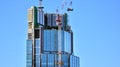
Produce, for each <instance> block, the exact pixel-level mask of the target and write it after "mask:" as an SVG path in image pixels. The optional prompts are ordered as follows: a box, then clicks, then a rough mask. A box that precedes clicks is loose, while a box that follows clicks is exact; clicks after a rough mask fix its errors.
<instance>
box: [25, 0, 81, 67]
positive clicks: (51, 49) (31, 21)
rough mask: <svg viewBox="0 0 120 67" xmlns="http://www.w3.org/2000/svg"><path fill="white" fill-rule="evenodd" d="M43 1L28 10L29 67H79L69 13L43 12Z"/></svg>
mask: <svg viewBox="0 0 120 67" xmlns="http://www.w3.org/2000/svg"><path fill="white" fill-rule="evenodd" d="M41 2H42V0H40V6H39V7H36V6H33V7H31V8H29V9H28V37H27V65H26V67H80V66H79V57H77V56H75V55H74V51H73V32H72V30H71V27H70V25H68V14H67V13H64V14H58V13H44V11H43V7H42V5H41ZM69 10H70V9H69Z"/></svg>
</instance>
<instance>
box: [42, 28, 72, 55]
mask: <svg viewBox="0 0 120 67" xmlns="http://www.w3.org/2000/svg"><path fill="white" fill-rule="evenodd" d="M71 36H72V35H71V33H70V32H67V31H64V30H62V31H61V41H62V43H61V44H62V52H67V53H71V52H72V49H71V48H72V47H71V46H72V44H71V41H72V39H71ZM43 51H44V52H57V51H58V30H55V29H52V30H44V50H43Z"/></svg>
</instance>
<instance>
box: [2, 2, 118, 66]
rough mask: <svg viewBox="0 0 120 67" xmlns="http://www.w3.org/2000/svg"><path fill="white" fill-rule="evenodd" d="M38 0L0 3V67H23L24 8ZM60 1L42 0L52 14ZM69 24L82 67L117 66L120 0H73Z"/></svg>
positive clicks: (24, 45)
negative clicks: (72, 10)
mask: <svg viewBox="0 0 120 67" xmlns="http://www.w3.org/2000/svg"><path fill="white" fill-rule="evenodd" d="M37 2H38V0H1V1H0V67H26V36H27V9H28V8H29V7H30V6H32V5H38V3H37ZM60 4H61V0H44V6H45V11H46V12H49V11H50V12H55V9H56V8H57V6H60ZM73 8H74V12H72V13H71V14H70V17H69V19H70V20H69V21H70V25H71V26H72V30H73V32H74V51H75V55H78V56H80V66H81V67H120V0H73Z"/></svg>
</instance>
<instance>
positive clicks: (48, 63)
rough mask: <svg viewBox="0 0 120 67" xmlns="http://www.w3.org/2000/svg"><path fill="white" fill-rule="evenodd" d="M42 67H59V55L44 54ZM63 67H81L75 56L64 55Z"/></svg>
mask: <svg viewBox="0 0 120 67" xmlns="http://www.w3.org/2000/svg"><path fill="white" fill-rule="evenodd" d="M41 58H42V59H41V63H42V65H41V66H42V67H58V55H57V54H42V56H41ZM61 62H62V67H79V58H78V57H76V56H73V55H68V54H62V61H61Z"/></svg>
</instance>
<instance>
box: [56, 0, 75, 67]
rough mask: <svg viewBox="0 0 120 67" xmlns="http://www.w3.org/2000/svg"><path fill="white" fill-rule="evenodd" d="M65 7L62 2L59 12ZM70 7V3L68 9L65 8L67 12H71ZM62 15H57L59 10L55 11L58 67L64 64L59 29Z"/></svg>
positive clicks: (64, 3)
mask: <svg viewBox="0 0 120 67" xmlns="http://www.w3.org/2000/svg"><path fill="white" fill-rule="evenodd" d="M65 5H67V2H66V0H64V2H63V4H62V9H61V11H63V9H64V7H65ZM71 6H72V1H71V2H70V4H69V7H68V8H67V11H68V12H69V11H73V8H71ZM61 15H62V14H59V10H58V9H57V10H56V24H57V25H58V62H57V64H58V67H62V65H63V64H64V63H63V62H62V35H61V32H62V30H61V28H62V16H61Z"/></svg>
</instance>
